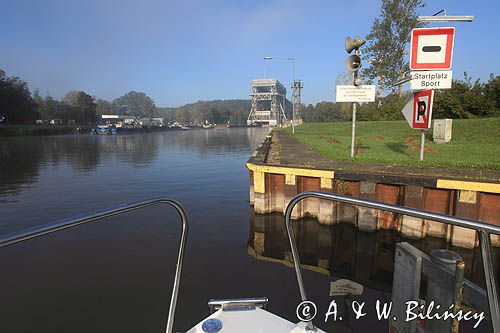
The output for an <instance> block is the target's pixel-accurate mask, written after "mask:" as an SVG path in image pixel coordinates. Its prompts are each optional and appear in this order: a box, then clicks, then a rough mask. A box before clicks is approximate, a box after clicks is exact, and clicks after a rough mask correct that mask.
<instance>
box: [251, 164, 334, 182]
mask: <svg viewBox="0 0 500 333" xmlns="http://www.w3.org/2000/svg"><path fill="white" fill-rule="evenodd" d="M247 168H248V169H249V170H252V171H254V172H263V173H276V174H280V175H295V176H304V177H318V178H332V179H333V178H334V175H335V172H334V171H333V170H332V171H329V170H315V169H302V168H293V167H279V166H271V165H257V164H253V163H247Z"/></svg>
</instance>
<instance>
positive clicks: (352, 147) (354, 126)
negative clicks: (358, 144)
mask: <svg viewBox="0 0 500 333" xmlns="http://www.w3.org/2000/svg"><path fill="white" fill-rule="evenodd" d="M357 54H358V50H356V55H357ZM357 78H358V71H357V70H356V71H354V72H353V73H352V84H353V85H354V86H356V79H357ZM355 134H356V102H354V103H352V133H351V136H352V137H351V158H354V137H355V136H356V135H355Z"/></svg>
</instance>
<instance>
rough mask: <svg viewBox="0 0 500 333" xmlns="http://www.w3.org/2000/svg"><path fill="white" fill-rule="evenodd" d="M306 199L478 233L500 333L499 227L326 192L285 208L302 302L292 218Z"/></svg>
mask: <svg viewBox="0 0 500 333" xmlns="http://www.w3.org/2000/svg"><path fill="white" fill-rule="evenodd" d="M305 198H318V199H326V200H330V201H337V202H342V203H346V204H352V205H357V206H363V207H368V208H374V209H380V210H385V211H389V212H393V213H399V214H404V215H408V216H413V217H417V218H422V219H426V220H433V221H437V222H441V223H447V224H451V225H454V226H458V227H463V228H468V229H474V230H476V231H477V232H478V233H479V241H480V245H481V256H482V258H483V267H484V274H485V277H486V289H487V295H488V303H489V308H490V316H491V323H492V326H493V331H494V332H495V333H500V305H499V303H498V289H497V282H496V280H495V276H494V274H493V273H494V271H493V261H492V254H491V241H490V234H496V235H500V226H498V225H493V224H489V223H484V222H479V221H474V220H469V219H465V218H461V217H457V216H450V215H445V214H439V213H433V212H429V211H424V210H420V209H414V208H409V207H403V206H397V205H391V204H386V203H381V202H377V201H372V200H366V199H359V198H352V197H347V196H343V195H338V194H332V193H324V192H318V191H308V192H302V193H299V194H297V195H296V196H294V197H293V198H292V200H290V203H289V204H288V206H287V207H286V211H285V226H286V231H287V234H288V241H289V242H290V248H291V250H292V257H293V264H294V267H295V274H296V275H297V283H298V284H299V290H300V297H301V298H302V301H307V295H306V291H305V289H304V282H303V280H302V272H301V270H300V259H299V255H298V251H297V244H295V240H294V238H293V233H292V229H291V226H290V221H291V217H292V211H293V208H294V207H295V205H296V204H297V203H298V202H299V201H301V200H303V199H305ZM306 327H307V328H308V329H310V330H314V325H313V324H312V321H308V322H307V326H306Z"/></svg>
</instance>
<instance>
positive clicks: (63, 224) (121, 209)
mask: <svg viewBox="0 0 500 333" xmlns="http://www.w3.org/2000/svg"><path fill="white" fill-rule="evenodd" d="M156 204H166V205H170V206H172V207H174V208H175V209H176V210H177V212H178V213H179V216H180V218H181V222H182V234H181V237H180V242H179V251H178V254H177V265H176V270H175V277H174V285H173V287H172V297H171V298H170V308H169V310H168V318H167V325H166V326H167V327H166V330H165V331H166V332H167V333H171V332H172V329H173V325H174V315H175V308H176V305H177V295H178V294H179V283H180V279H181V270H182V264H183V261H184V249H185V247H186V239H187V233H188V218H187V214H186V210H185V209H184V207H182V206H181V204H179V203H178V202H177V201H175V200H170V199H165V198H154V199H149V200H144V201H139V202H135V203H129V204H124V205H121V206H118V207H116V208H110V209H104V210H100V211H97V212H93V213H89V214H85V215H79V216H76V217H72V218H69V219H65V220H60V221H56V222H52V223H48V224H44V225H41V226H37V227H34V228H30V229H26V230H22V231H20V232H16V233H13V234H10V235H7V236H4V237H0V248H2V247H4V246H8V245H12V244H16V243H20V242H24V241H27V240H30V239H33V238H36V237H40V236H44V235H48V234H51V233H54V232H58V231H61V230H64V229H69V228H73V227H76V226H79V225H82V224H85V223H89V222H94V221H99V220H102V219H104V218H107V217H111V216H115V215H119V214H123V213H126V212H130V211H133V210H137V209H141V208H145V207H148V206H153V205H156Z"/></svg>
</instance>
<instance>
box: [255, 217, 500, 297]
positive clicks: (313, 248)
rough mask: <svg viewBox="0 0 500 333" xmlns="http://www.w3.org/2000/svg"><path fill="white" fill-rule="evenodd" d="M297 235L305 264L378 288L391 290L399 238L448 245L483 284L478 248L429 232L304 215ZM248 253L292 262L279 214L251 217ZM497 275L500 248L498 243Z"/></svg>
mask: <svg viewBox="0 0 500 333" xmlns="http://www.w3.org/2000/svg"><path fill="white" fill-rule="evenodd" d="M292 229H293V230H294V235H296V241H297V248H298V250H299V255H300V259H301V264H303V265H304V268H305V269H308V270H312V271H315V272H319V273H322V274H326V275H330V276H333V277H335V278H347V279H351V280H353V281H356V282H358V283H361V284H363V285H364V286H366V287H370V288H373V289H376V290H379V291H387V292H390V291H391V290H392V274H393V269H394V252H395V244H396V243H398V242H402V241H406V242H409V243H411V244H412V245H414V246H416V247H417V248H419V249H420V250H422V251H424V252H426V253H428V254H429V253H430V252H431V251H432V250H434V249H439V248H449V249H450V250H452V251H455V252H457V253H459V254H460V255H461V256H462V258H463V259H464V261H465V267H466V271H465V275H466V277H467V278H469V279H470V280H472V281H473V282H475V283H477V284H479V285H481V286H482V287H483V288H484V275H483V269H482V261H481V254H480V251H479V249H478V248H476V249H474V250H469V249H463V248H457V247H451V246H449V245H448V244H447V243H446V241H445V240H442V239H438V238H430V237H427V238H425V239H422V240H408V239H402V238H401V236H400V235H399V234H398V233H397V232H395V231H392V230H380V231H378V232H362V231H359V230H357V229H356V228H355V227H354V226H353V225H352V224H346V223H340V224H335V225H333V226H324V225H320V224H319V223H318V222H317V220H315V219H312V218H304V219H302V221H301V223H298V222H294V223H292ZM247 250H248V254H249V255H251V256H253V257H255V258H257V259H260V260H265V261H272V262H278V263H281V264H284V265H287V266H291V265H292V262H293V260H292V255H291V252H290V247H289V244H288V238H287V235H286V229H285V222H284V217H283V216H282V215H281V214H266V215H261V214H255V213H252V214H251V217H250V235H249V239H248V247H247ZM493 252H494V261H495V262H496V263H497V265H496V274H497V276H498V261H499V259H500V251H499V249H498V248H495V249H494V251H493Z"/></svg>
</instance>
